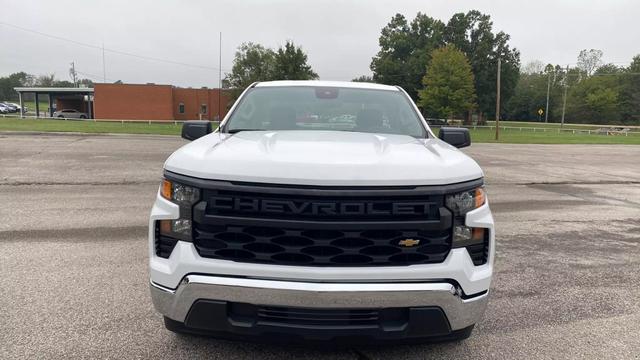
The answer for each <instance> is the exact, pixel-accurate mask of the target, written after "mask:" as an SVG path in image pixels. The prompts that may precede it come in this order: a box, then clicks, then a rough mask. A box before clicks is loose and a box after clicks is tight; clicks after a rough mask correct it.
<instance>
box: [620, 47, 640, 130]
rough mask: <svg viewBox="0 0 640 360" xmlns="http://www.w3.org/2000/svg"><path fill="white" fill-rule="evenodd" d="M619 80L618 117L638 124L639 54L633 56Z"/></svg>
mask: <svg viewBox="0 0 640 360" xmlns="http://www.w3.org/2000/svg"><path fill="white" fill-rule="evenodd" d="M624 74H625V75H624V76H622V78H621V81H620V117H621V120H622V121H623V122H624V123H626V124H635V125H640V55H636V56H634V57H633V60H632V61H631V65H629V67H627V68H626V69H625V70H624Z"/></svg>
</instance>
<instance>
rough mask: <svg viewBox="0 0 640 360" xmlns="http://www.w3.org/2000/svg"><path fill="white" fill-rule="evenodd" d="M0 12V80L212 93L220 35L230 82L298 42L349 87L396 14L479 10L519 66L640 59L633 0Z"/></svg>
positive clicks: (263, 1)
mask: <svg viewBox="0 0 640 360" xmlns="http://www.w3.org/2000/svg"><path fill="white" fill-rule="evenodd" d="M0 9H2V11H0V44H2V45H0V76H6V75H8V74H11V73H13V72H18V71H25V72H27V73H31V74H35V75H42V74H55V76H56V78H57V79H61V80H69V67H70V63H71V62H74V64H75V68H76V70H77V71H78V72H79V76H80V77H87V78H90V79H92V80H94V81H95V82H102V81H103V79H104V78H105V76H106V80H107V82H114V81H116V80H122V81H123V82H125V83H156V84H172V85H176V86H183V87H202V86H207V87H217V85H218V79H219V76H218V68H219V66H218V63H219V57H220V52H219V34H220V32H222V52H221V54H222V66H221V67H222V69H223V70H222V76H223V77H224V73H225V72H230V69H231V66H232V63H233V56H234V53H235V51H236V49H237V47H238V46H239V45H240V44H241V43H243V42H254V43H259V44H262V45H264V46H267V47H272V48H277V47H279V46H282V45H284V44H285V42H286V41H287V40H291V41H293V42H294V43H296V44H297V45H300V46H302V48H303V49H304V50H305V51H306V53H307V54H308V57H309V63H310V64H311V66H312V67H313V69H314V70H315V71H316V72H317V73H318V74H319V75H320V78H321V79H322V80H351V79H353V78H355V77H357V76H360V75H366V74H371V71H370V69H369V64H370V63H371V58H372V57H373V56H374V55H375V54H376V53H377V51H378V49H379V46H378V37H379V35H380V30H381V29H382V28H383V27H384V26H385V25H386V24H387V23H388V22H389V20H390V19H391V17H392V16H393V15H395V14H396V13H401V14H404V15H405V16H406V17H407V18H409V19H413V17H414V16H415V14H416V13H417V12H419V11H420V12H422V13H425V14H427V15H429V16H431V17H434V18H437V19H440V20H442V21H444V22H445V23H446V22H447V21H448V19H449V18H450V17H451V15H453V14H454V13H457V12H467V11H469V10H472V9H476V10H480V11H481V12H483V13H486V14H489V15H491V17H492V20H493V22H494V32H497V31H504V32H506V33H507V34H509V35H510V36H511V41H510V45H511V46H512V47H515V48H517V49H519V50H520V52H521V62H522V64H526V63H527V62H529V61H532V60H540V61H542V62H544V63H553V64H562V65H566V64H574V63H575V62H576V57H577V55H578V53H579V51H580V50H581V49H591V48H594V49H600V50H602V51H603V52H604V58H603V60H604V62H606V63H615V64H618V65H626V64H628V63H629V62H630V61H631V58H632V57H633V56H634V55H637V54H640V27H638V14H640V1H637V0H610V1H604V0H603V1H598V0H581V1H577V0H576V1H568V0H552V1H549V0H537V1H514V0H512V1H506V0H500V1H488V0H459V1H454V0H421V1H420V0H393V1H391V0H342V1H340V0H272V1H267V0H210V1H205V0H182V1H178V0H163V1H158V0H155V1H151V0H127V1H123V0H109V1H101V0H90V1H87V0H55V1H45V0H41V1H35V0H0ZM17 27H19V28H21V29H18V28H17ZM42 34H46V35H48V36H44V35H42ZM60 38H63V39H67V40H71V41H73V42H71V41H63V40H60ZM103 46H104V48H105V52H104V54H105V56H104V59H105V61H104V66H103V56H102V55H103V51H102V47H103ZM124 53H126V54H131V55H135V56H129V55H124ZM158 59H159V60H162V61H159V60H158Z"/></svg>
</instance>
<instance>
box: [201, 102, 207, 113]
mask: <svg viewBox="0 0 640 360" xmlns="http://www.w3.org/2000/svg"><path fill="white" fill-rule="evenodd" d="M200 114H202V115H206V114H207V104H201V105H200Z"/></svg>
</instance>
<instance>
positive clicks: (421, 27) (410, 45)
mask: <svg viewBox="0 0 640 360" xmlns="http://www.w3.org/2000/svg"><path fill="white" fill-rule="evenodd" d="M443 33H444V23H443V22H442V21H440V20H436V19H433V18H431V17H429V16H427V15H425V14H422V13H418V14H417V15H416V17H415V19H413V21H411V23H410V24H409V23H408V22H407V19H406V18H405V17H404V15H401V14H396V15H395V16H394V17H393V18H392V19H391V21H390V22H389V23H388V24H387V26H385V27H384V28H383V29H382V31H381V34H380V38H379V39H378V43H379V44H380V51H378V54H377V55H376V56H374V57H373V59H372V61H371V66H370V67H371V70H372V71H373V80H374V81H376V82H379V83H383V84H392V85H400V86H402V88H404V89H405V90H406V91H407V93H408V94H409V95H410V96H411V97H412V98H413V99H417V97H418V90H419V89H421V88H422V78H423V77H424V75H425V73H426V68H425V65H424V64H427V63H428V62H429V60H430V57H429V56H430V54H431V52H432V51H433V50H435V49H437V48H439V47H441V46H443V45H444V41H443V36H444V34H443Z"/></svg>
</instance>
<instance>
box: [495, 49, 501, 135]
mask: <svg viewBox="0 0 640 360" xmlns="http://www.w3.org/2000/svg"><path fill="white" fill-rule="evenodd" d="M500 65H501V59H500V58H498V76H497V79H496V141H497V140H499V139H500Z"/></svg>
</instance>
